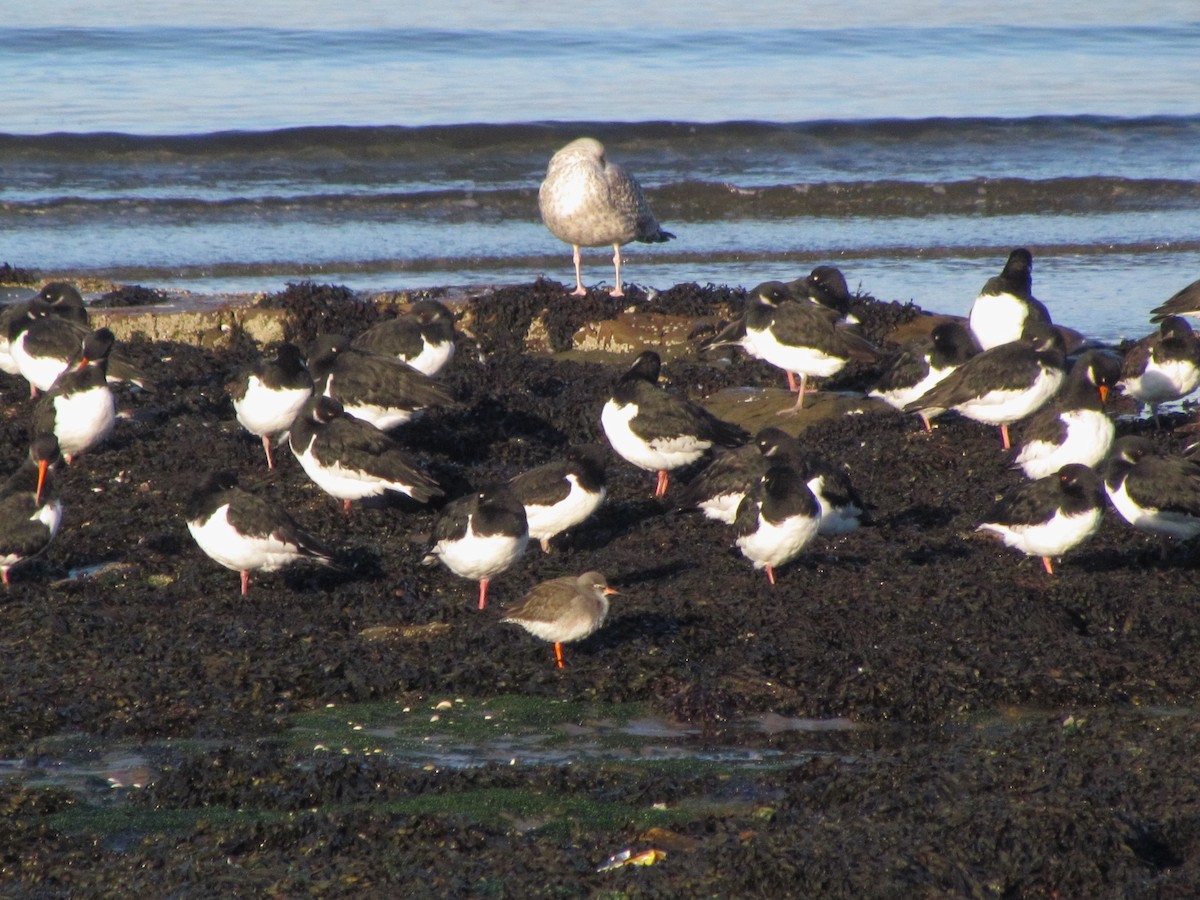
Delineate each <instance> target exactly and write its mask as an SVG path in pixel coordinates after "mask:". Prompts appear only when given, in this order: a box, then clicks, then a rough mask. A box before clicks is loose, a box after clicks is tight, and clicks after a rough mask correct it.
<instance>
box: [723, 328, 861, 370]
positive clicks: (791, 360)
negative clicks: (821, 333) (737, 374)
mask: <svg viewBox="0 0 1200 900" xmlns="http://www.w3.org/2000/svg"><path fill="white" fill-rule="evenodd" d="M745 346H746V349H747V350H748V351H749V352H750V354H751V355H752V356H756V357H758V358H759V359H761V360H763V361H764V362H769V363H770V364H771V365H773V366H778V367H779V368H781V369H783V370H784V371H785V372H794V373H795V374H797V375H806V376H809V377H812V378H825V377H828V376H830V375H836V374H837V373H838V372H840V371H842V369H843V368H844V367H845V365H846V360H844V359H842V358H841V357H837V356H830V355H828V354H826V353H822V352H821V351H820V350H816V349H812V348H809V347H789V346H786V345H784V344H781V343H779V341H777V340H776V339H775V336H774V335H773V334H772V333H771V332H770V330H769V329H764V330H763V331H752V330H750V329H749V328H747V329H746V343H745Z"/></svg>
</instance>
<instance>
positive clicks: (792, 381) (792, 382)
mask: <svg viewBox="0 0 1200 900" xmlns="http://www.w3.org/2000/svg"><path fill="white" fill-rule="evenodd" d="M786 374H787V377H788V390H789V391H791V392H792V393H793V394H795V393H797V392H798V391H799V390H800V389H799V388H798V387H796V376H795V375H794V374H793V373H791V372H787V373H786Z"/></svg>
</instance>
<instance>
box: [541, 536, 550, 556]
mask: <svg viewBox="0 0 1200 900" xmlns="http://www.w3.org/2000/svg"><path fill="white" fill-rule="evenodd" d="M542 552H543V553H549V552H550V538H542Z"/></svg>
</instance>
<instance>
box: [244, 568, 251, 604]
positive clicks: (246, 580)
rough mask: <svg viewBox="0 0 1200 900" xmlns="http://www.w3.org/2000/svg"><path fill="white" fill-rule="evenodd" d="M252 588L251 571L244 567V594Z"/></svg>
mask: <svg viewBox="0 0 1200 900" xmlns="http://www.w3.org/2000/svg"><path fill="white" fill-rule="evenodd" d="M248 590H250V572H249V571H248V570H247V569H242V596H243V597H245V596H246V592H247V591H248Z"/></svg>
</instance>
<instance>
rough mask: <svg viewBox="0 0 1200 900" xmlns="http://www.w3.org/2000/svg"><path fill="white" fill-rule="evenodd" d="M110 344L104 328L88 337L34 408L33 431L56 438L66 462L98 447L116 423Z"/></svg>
mask: <svg viewBox="0 0 1200 900" xmlns="http://www.w3.org/2000/svg"><path fill="white" fill-rule="evenodd" d="M113 341H114V338H113V333H112V332H111V331H109V330H108V329H107V328H101V329H98V330H96V331H93V332H92V333H91V334H89V335H88V336H87V337H86V338H85V339H84V341H83V347H82V349H81V352H80V354H79V356H78V358H77V359H75V360H72V362H71V364H70V366H69V367H68V368H67V370H66V371H65V372H63V373H62V374H61V375H59V376H58V378H57V379H55V382H54V384H52V385H51V386H50V390H49V391H47V392H46V393H45V394H43V395H42V397H41V399H40V400H38V402H37V405H36V406H35V407H34V408H33V415H32V417H31V429H32V432H33V433H34V434H45V433H50V434H53V435H54V436H55V437H57V438H58V448H59V450H60V451H61V452H62V456H63V459H64V460H65V461H66V462H68V463H70V462H71V461H72V460H73V459H74V458H75V457H77V456H78V455H79V454H81V453H85V452H87V451H88V450H90V449H92V448H93V447H95V446H97V445H98V444H100V442H101V441H103V440H104V439H105V438H107V437H108V436H109V434H111V433H112V430H113V425H114V424H115V423H116V421H117V404H116V400H115V398H114V397H113V392H112V388H110V387H109V386H108V378H107V375H106V373H107V370H108V354H109V351H111V350H112V346H113Z"/></svg>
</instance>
